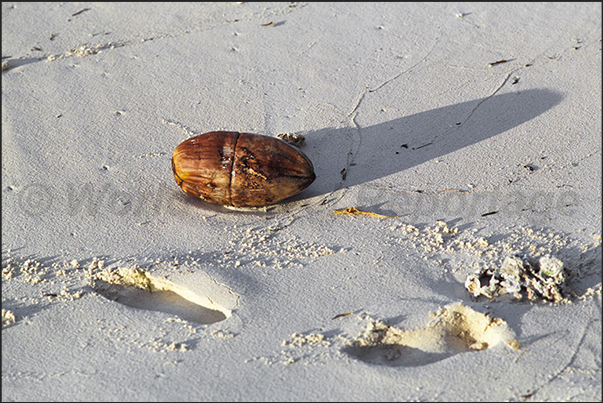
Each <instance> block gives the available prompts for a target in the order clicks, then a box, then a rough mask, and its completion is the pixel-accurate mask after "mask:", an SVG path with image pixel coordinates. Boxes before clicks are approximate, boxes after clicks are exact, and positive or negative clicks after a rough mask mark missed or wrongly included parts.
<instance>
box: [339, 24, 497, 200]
mask: <svg viewBox="0 0 603 403" xmlns="http://www.w3.org/2000/svg"><path fill="white" fill-rule="evenodd" d="M440 35H441V28H440V27H438V34H437V35H436V37H435V39H434V41H433V44H432V45H431V48H430V49H429V51H427V53H426V54H425V55H424V56H423V57H422V58H421V60H419V61H418V62H416V63H415V64H413V65H412V66H410V67H409V68H407V69H406V70H403V71H401V72H399V73H398V74H396V75H395V76H394V77H392V78H390V79H388V80H385V81H384V82H383V83H381V84H380V85H378V86H377V87H375V88H373V89H371V88H368V87H367V88H365V89H364V91H362V94H360V96H359V97H358V100H357V101H356V105H355V106H354V108H353V109H352V111H351V112H350V113H348V118H350V117H351V123H352V125H351V126H352V127H353V128H354V129H355V131H356V132H357V134H358V136H357V137H358V144H357V145H356V147H355V148H356V150H355V151H354V147H353V145H352V146H350V150H349V151H348V154H347V157H346V166H345V168H344V170H343V171H342V175H341V176H342V178H341V182H340V183H339V187H338V188H337V189H335V190H334V191H332V192H330V193H329V195H331V194H333V193H334V192H336V191H337V190H339V189H341V188H342V187H343V182H345V177H346V176H347V174H348V173H349V172H350V167H351V166H352V164H353V163H354V160H355V158H356V156H357V155H358V151H359V150H360V147H361V146H362V133H361V131H362V128H361V127H360V126H359V125H358V123H357V122H356V117H357V116H358V109H359V108H360V106H361V105H362V103H363V102H364V99H365V98H366V94H367V93H371V92H376V91H378V90H379V89H381V88H383V87H384V86H386V85H387V84H389V83H391V82H393V81H395V80H397V79H398V78H400V77H402V76H403V75H404V74H406V73H408V72H410V71H412V70H414V69H415V68H416V67H417V66H418V65H419V64H421V63H423V62H424V61H425V60H426V59H427V57H429V55H430V54H431V53H432V52H433V51H434V49H435V47H436V45H437V44H438V42H439V40H440ZM497 91H498V90H497ZM341 197H343V195H341ZM341 197H340V198H341Z"/></svg>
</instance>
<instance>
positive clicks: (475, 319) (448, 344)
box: [344, 303, 519, 366]
mask: <svg viewBox="0 0 603 403" xmlns="http://www.w3.org/2000/svg"><path fill="white" fill-rule="evenodd" d="M431 317H432V320H431V321H430V322H429V323H428V324H427V325H426V326H425V327H423V328H420V329H417V330H406V331H402V330H400V329H396V328H395V327H392V326H388V325H386V324H384V323H382V322H379V321H373V322H372V323H370V324H369V326H368V327H367V329H366V330H365V332H364V334H363V335H362V336H361V337H359V338H357V339H355V340H354V342H353V343H352V344H351V345H350V346H348V347H346V348H345V349H344V351H345V352H347V353H348V354H350V355H352V356H354V357H356V358H358V359H360V360H362V361H365V362H368V363H371V364H382V365H391V366H420V365H427V364H431V363H433V362H437V361H440V360H443V359H446V358H448V357H451V356H453V355H455V354H459V353H464V352H470V351H480V350H486V349H488V348H491V347H493V346H495V345H497V344H500V343H504V344H505V345H507V346H508V347H510V348H512V349H519V343H518V342H517V341H516V340H515V339H514V333H513V331H512V330H511V329H509V327H508V326H507V324H506V322H505V321H503V320H502V319H499V318H492V317H490V316H488V315H484V314H482V313H479V312H476V311H474V310H473V309H471V308H469V307H467V306H465V305H463V304H461V303H457V304H453V305H448V306H446V307H444V308H442V309H440V310H439V311H438V312H436V313H434V314H431Z"/></svg>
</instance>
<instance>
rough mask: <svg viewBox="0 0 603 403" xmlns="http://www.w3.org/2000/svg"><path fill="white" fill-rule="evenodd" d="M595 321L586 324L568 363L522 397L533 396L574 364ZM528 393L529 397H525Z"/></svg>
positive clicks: (521, 396)
mask: <svg viewBox="0 0 603 403" xmlns="http://www.w3.org/2000/svg"><path fill="white" fill-rule="evenodd" d="M593 323H595V320H591V321H590V322H588V323H587V324H586V325H585V326H584V331H583V332H582V336H581V337H580V341H579V342H578V344H577V345H576V348H575V349H574V352H573V354H572V356H571V357H570V359H569V360H568V362H567V364H565V366H564V367H563V368H561V369H560V370H559V371H557V373H556V374H554V375H553V376H552V377H550V378H549V379H548V380H546V381H545V382H543V383H542V384H540V385H539V386H537V387H536V388H534V390H528V393H527V394H524V395H520V398H523V399H526V398H529V397H533V396H534V395H535V394H536V393H538V392H539V391H540V390H541V389H542V388H543V387H545V386H546V385H548V384H550V383H551V382H552V381H554V380H555V379H557V378H559V375H561V374H562V373H563V372H564V371H565V370H566V369H567V368H569V366H570V365H572V363H573V362H574V359H575V358H576V355H578V350H579V348H580V345H582V343H583V342H584V339H585V338H586V331H587V330H588V328H589V327H590V325H591V324H593ZM526 395H527V396H528V397H524V396H526Z"/></svg>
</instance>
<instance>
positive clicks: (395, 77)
mask: <svg viewBox="0 0 603 403" xmlns="http://www.w3.org/2000/svg"><path fill="white" fill-rule="evenodd" d="M438 31H439V32H438V35H437V36H436V38H435V39H434V42H433V45H431V49H429V51H428V52H427V53H426V54H425V56H423V57H422V58H421V60H419V61H418V62H416V63H415V64H413V65H412V66H411V67H409V68H408V69H406V70H404V71H401V72H400V73H398V74H396V75H395V76H394V77H392V78H390V79H389V80H386V81H384V82H383V83H382V84H381V85H379V86H377V87H375V88H374V89H370V88H369V89H368V92H375V91H377V90H379V89H381V88H382V87H384V86H386V85H387V84H389V83H391V82H392V81H395V80H397V79H398V78H400V77H401V76H402V75H404V74H406V73H408V72H410V71H412V70H414V68H415V67H417V66H418V65H419V64H421V63H423V62H424V61H425V59H427V57H429V55H430V54H431V53H432V52H433V51H434V49H435V47H436V45H437V44H438V42H439V40H440V34H441V28H439V29H438ZM363 98H364V97H363ZM356 109H357V108H356ZM356 109H354V111H355V110H356ZM354 111H352V112H354Z"/></svg>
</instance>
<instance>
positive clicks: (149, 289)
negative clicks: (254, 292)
mask: <svg viewBox="0 0 603 403" xmlns="http://www.w3.org/2000/svg"><path fill="white" fill-rule="evenodd" d="M195 285H198V284H195ZM92 287H93V288H94V290H95V291H96V292H97V293H98V294H100V295H102V296H104V297H105V298H107V299H110V300H112V301H116V302H119V303H121V304H124V305H127V306H130V307H133V308H138V309H146V310H149V311H159V312H165V313H169V314H172V315H176V316H178V317H180V318H181V319H184V320H186V321H189V322H194V323H199V324H210V323H215V322H220V321H222V320H225V319H227V318H229V317H230V316H231V310H230V309H228V308H226V307H225V306H222V305H220V304H218V303H216V302H215V301H214V300H213V299H212V298H210V297H209V296H208V295H207V293H206V292H203V291H209V290H210V289H211V288H213V289H214V290H215V288H216V287H217V284H216V283H215V282H213V281H212V280H210V279H203V280H202V281H201V286H200V287H191V288H186V287H183V286H181V285H178V284H175V283H173V282H171V281H168V280H164V279H161V278H157V277H154V276H151V275H150V274H149V273H147V272H146V271H145V270H142V269H140V268H138V267H122V268H112V269H106V270H103V271H100V272H98V273H96V274H95V275H94V276H93V278H92ZM193 288H194V289H197V288H199V289H201V290H202V291H197V292H194V291H192V289H193ZM204 289H205V290H204ZM217 294H218V295H217V296H215V297H214V298H216V297H218V298H220V295H219V294H223V295H225V294H228V292H225V290H221V292H220V291H218V292H217ZM223 295H222V296H223Z"/></svg>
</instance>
